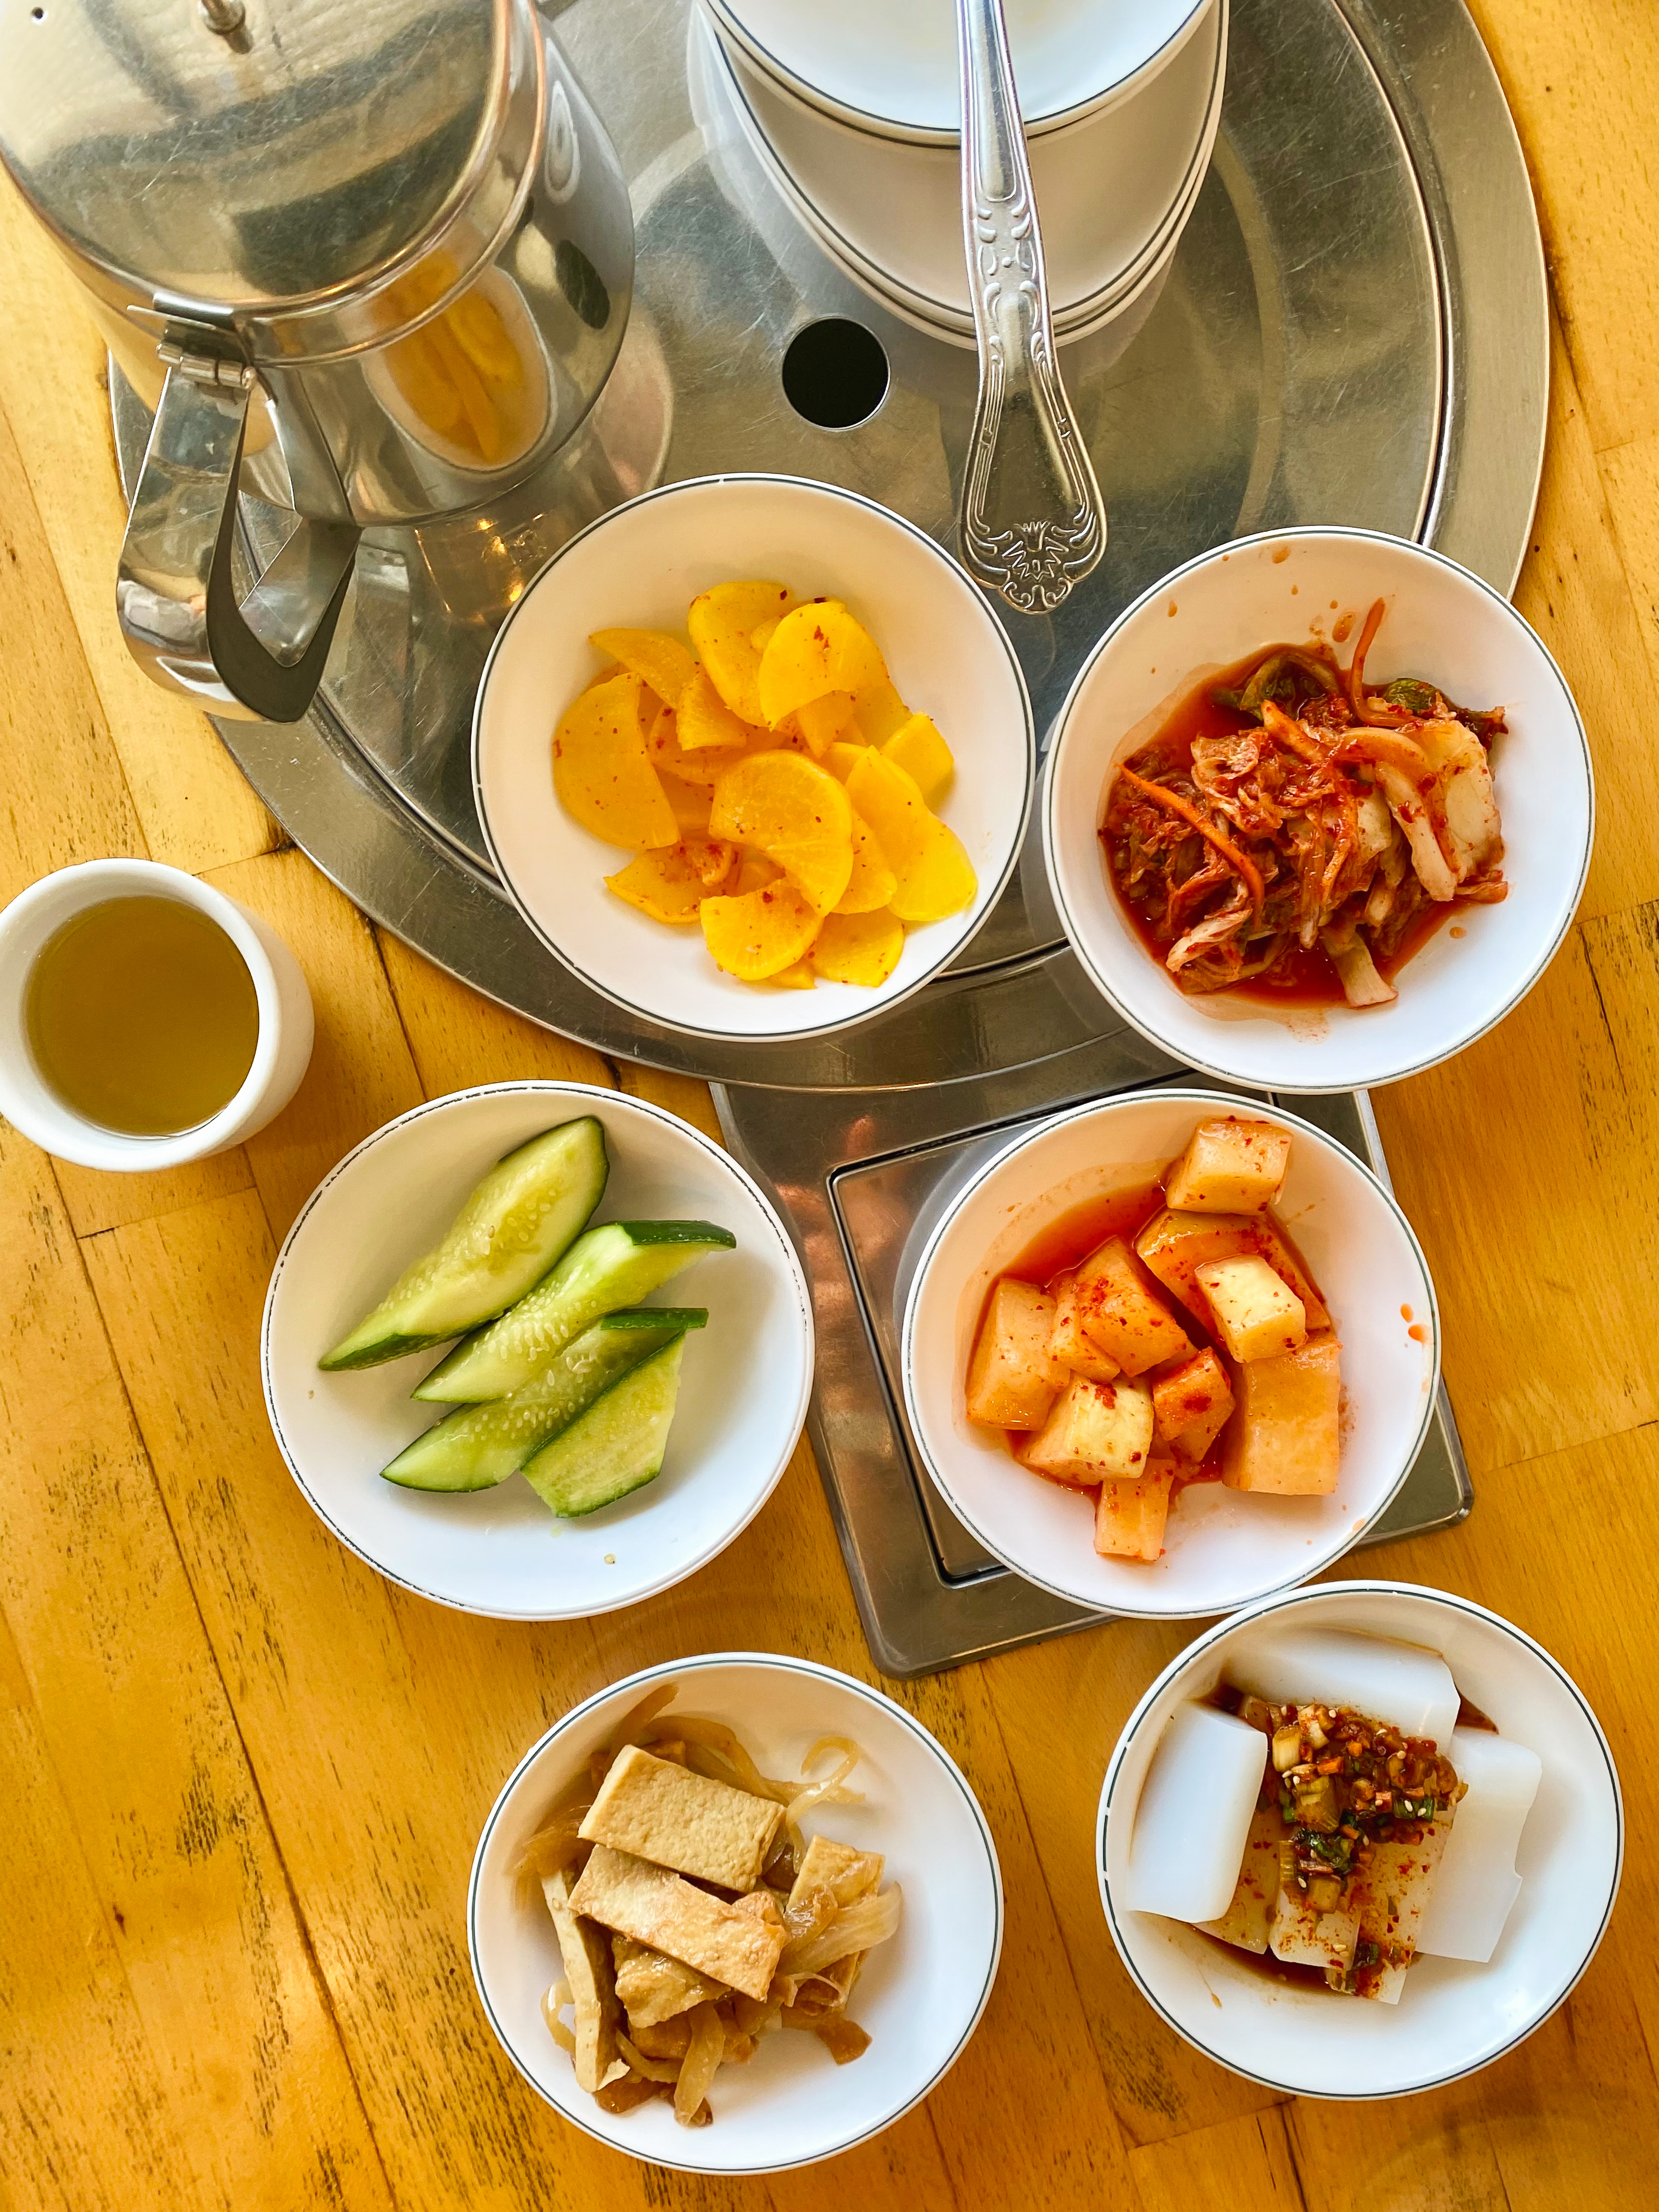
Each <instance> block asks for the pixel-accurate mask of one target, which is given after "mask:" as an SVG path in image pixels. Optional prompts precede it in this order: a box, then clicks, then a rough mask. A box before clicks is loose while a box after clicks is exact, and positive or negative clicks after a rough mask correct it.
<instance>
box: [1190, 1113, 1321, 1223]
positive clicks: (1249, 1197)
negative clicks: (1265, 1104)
mask: <svg viewBox="0 0 1659 2212" xmlns="http://www.w3.org/2000/svg"><path fill="white" fill-rule="evenodd" d="M1290 1159H1291V1133H1290V1131H1289V1130H1288V1129H1279V1128H1275V1127H1273V1123H1272V1122H1271V1121H1245V1120H1244V1119H1243V1116H1242V1115H1237V1114H1228V1115H1222V1116H1220V1117H1218V1119H1216V1120H1215V1121H1200V1123H1199V1125H1198V1127H1196V1128H1195V1129H1194V1131H1193V1133H1192V1135H1191V1136H1190V1137H1189V1138H1188V1140H1187V1149H1186V1151H1185V1152H1182V1155H1181V1158H1179V1159H1178V1160H1177V1161H1176V1164H1175V1165H1174V1166H1173V1167H1172V1168H1171V1169H1170V1172H1169V1174H1168V1175H1167V1176H1165V1178H1164V1192H1165V1194H1166V1195H1167V1196H1168V1198H1169V1201H1170V1205H1171V1206H1179V1207H1182V1208H1184V1209H1185V1210H1186V1211H1187V1212H1189V1213H1260V1212H1262V1211H1263V1210H1264V1208H1266V1207H1267V1206H1271V1205H1272V1204H1273V1200H1274V1199H1276V1198H1277V1197H1278V1195H1279V1191H1280V1189H1281V1188H1283V1185H1284V1182H1285V1169H1286V1168H1287V1167H1288V1166H1289V1165H1290Z"/></svg>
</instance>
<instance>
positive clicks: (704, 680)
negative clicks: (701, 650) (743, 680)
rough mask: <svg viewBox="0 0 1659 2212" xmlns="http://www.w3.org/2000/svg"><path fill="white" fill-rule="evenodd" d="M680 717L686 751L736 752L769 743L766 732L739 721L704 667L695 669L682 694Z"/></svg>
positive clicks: (749, 723) (682, 738)
mask: <svg viewBox="0 0 1659 2212" xmlns="http://www.w3.org/2000/svg"><path fill="white" fill-rule="evenodd" d="M679 718H680V743H681V744H683V745H684V747H685V750H687V752H702V751H703V750H706V749H709V748H713V747H714V746H719V747H720V749H721V750H723V751H726V752H735V751H739V750H747V749H748V748H749V747H750V746H751V745H754V744H762V743H767V742H769V738H768V733H767V732H765V731H764V730H763V729H761V728H759V727H758V726H757V725H756V724H755V723H753V722H744V721H740V720H738V717H737V715H735V714H733V713H732V709H731V708H729V707H728V706H727V705H726V702H725V700H724V699H722V698H721V696H720V693H719V692H718V691H717V690H715V689H714V685H713V684H711V683H710V682H709V680H708V673H707V671H705V670H703V669H701V668H695V669H693V671H692V672H691V675H690V678H689V679H688V681H687V683H686V686H685V689H684V691H682V692H681V694H680V700H679Z"/></svg>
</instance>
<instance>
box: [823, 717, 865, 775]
mask: <svg viewBox="0 0 1659 2212" xmlns="http://www.w3.org/2000/svg"><path fill="white" fill-rule="evenodd" d="M856 726H857V725H856V724H854V727H855V728H856ZM869 750H870V748H869V746H868V745H864V744H848V741H847V740H846V739H845V738H837V740H836V743H835V744H833V745H831V746H830V748H829V751H828V752H826V753H825V755H824V756H823V765H824V767H825V768H827V769H829V773H830V775H833V776H834V777H835V778H836V781H837V782H840V783H845V782H846V781H847V779H848V776H849V775H851V774H852V773H853V770H854V769H855V768H856V767H857V766H858V764H859V756H860V754H861V753H867V752H868V751H869Z"/></svg>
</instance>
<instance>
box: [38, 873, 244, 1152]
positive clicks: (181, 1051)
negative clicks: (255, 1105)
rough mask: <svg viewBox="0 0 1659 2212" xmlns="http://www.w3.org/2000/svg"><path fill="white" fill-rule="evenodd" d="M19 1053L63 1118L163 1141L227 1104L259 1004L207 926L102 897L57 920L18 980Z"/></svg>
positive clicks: (169, 907) (194, 914) (170, 908)
mask: <svg viewBox="0 0 1659 2212" xmlns="http://www.w3.org/2000/svg"><path fill="white" fill-rule="evenodd" d="M26 1018H27V1028H28V1039H29V1048H30V1050H31V1051H32V1052H33V1055H34V1064H35V1066H36V1067H37V1068H38V1069H39V1071H40V1075H41V1077H42V1078H43V1079H44V1080H45V1081H46V1084H47V1085H48V1087H49V1088H50V1089H52V1091H56V1093H57V1094H58V1097H59V1098H60V1099H61V1100H62V1102H63V1103H64V1105H65V1106H67V1107H68V1108H69V1109H70V1111H71V1112H73V1113H76V1114H79V1115H82V1117H83V1118H84V1119H85V1120H87V1121H95V1122H97V1123H98V1124H99V1125H100V1127H103V1128H106V1129H112V1130H115V1131H117V1132H118V1133H120V1134H121V1135H123V1136H128V1137H173V1136H178V1135H179V1134H180V1133H182V1132H183V1131H185V1130H186V1129H194V1128H198V1127H200V1126H201V1124H202V1123H203V1122H204V1121H210V1120H211V1119H212V1117H213V1116H214V1115H216V1113H218V1112H219V1110H220V1109H221V1108H222V1107H224V1106H228V1104H229V1103H230V1101H231V1100H232V1099H233V1098H234V1097H235V1096H236V1093H237V1092H238V1091H240V1089H241V1087H242V1085H243V1083H244V1082H245V1081H246V1077H247V1072H248V1070H249V1068H250V1067H251V1066H252V1065H253V1050H254V1046H255V1044H256V1043H257V1042H258V1034H259V1004H258V996H257V994H255V991H254V987H253V978H252V975H249V973H248V969H247V963H246V961H245V960H244V959H243V958H242V956H241V954H240V952H239V951H237V950H236V947H235V945H233V944H232V942H231V940H230V939H229V938H228V937H227V936H226V934H225V933H224V931H223V930H222V929H221V928H220V927H219V925H218V923H217V922H216V921H213V920H211V919H210V916H208V915H205V914H204V913H202V912H201V910H200V909H199V908H197V907H193V906H185V905H184V904H183V903H182V902H180V901H179V900H178V899H170V898H152V897H137V898H114V899H106V900H105V901H104V902H102V904H100V905H99V906H94V907H88V908H87V909H86V911H85V912H84V913H82V914H77V915H75V916H73V917H72V919H71V920H70V921H66V922H65V923H64V927H62V928H61V929H60V930H58V933H57V934H56V935H55V936H53V937H52V938H49V939H47V941H46V945H44V946H43V947H42V948H41V951H40V955H39V957H37V959H36V961H35V963H34V968H33V973H32V974H31V975H30V977H29V985H28V999H27V1008H26Z"/></svg>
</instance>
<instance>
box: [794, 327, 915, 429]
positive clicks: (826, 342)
mask: <svg viewBox="0 0 1659 2212" xmlns="http://www.w3.org/2000/svg"><path fill="white" fill-rule="evenodd" d="M888 374H889V373H888V368H887V356H886V354H885V352H884V350H883V349H882V343H881V340H880V339H879V338H878V337H877V336H876V335H875V333H874V331H867V330H866V329H865V327H864V325H863V324H862V323H853V322H848V321H847V320H846V319H844V318H843V317H842V316H839V315H834V316H830V317H829V318H828V319H826V320H824V321H823V322H817V323H808V324H807V325H806V327H805V330H801V331H796V333H795V335H794V337H793V338H791V339H790V341H789V349H788V351H787V353H786V354H785V355H784V356H783V393H784V397H785V398H786V399H787V401H788V402H789V404H790V405H791V406H792V407H793V409H794V410H795V412H796V414H797V415H803V416H805V418H806V420H807V421H808V422H816V423H817V426H818V428H820V429H821V430H850V429H852V428H854V426H855V425H856V424H858V423H860V422H868V421H869V419H870V417H871V416H872V415H873V414H874V413H875V411H876V410H877V408H878V407H879V406H880V404H881V403H882V401H883V400H884V398H886V397H887V384H888Z"/></svg>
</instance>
